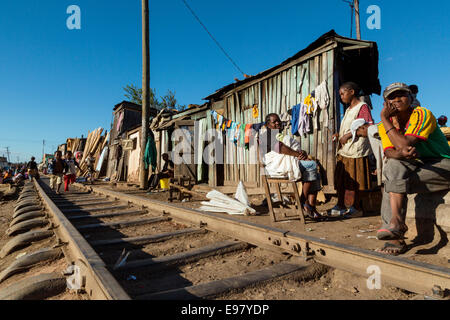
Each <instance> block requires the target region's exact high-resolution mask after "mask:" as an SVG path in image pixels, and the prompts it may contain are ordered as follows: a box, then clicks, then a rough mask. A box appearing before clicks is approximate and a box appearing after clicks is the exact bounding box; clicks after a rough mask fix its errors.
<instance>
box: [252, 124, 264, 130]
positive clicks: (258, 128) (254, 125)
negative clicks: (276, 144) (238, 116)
mask: <svg viewBox="0 0 450 320" xmlns="http://www.w3.org/2000/svg"><path fill="white" fill-rule="evenodd" d="M264 124H265V123H264V122H261V123H255V124H253V125H252V129H253V130H255V131H259V130H261V128H262V127H263V126H264Z"/></svg>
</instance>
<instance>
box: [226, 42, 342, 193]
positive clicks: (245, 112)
mask: <svg viewBox="0 0 450 320" xmlns="http://www.w3.org/2000/svg"><path fill="white" fill-rule="evenodd" d="M334 54H335V51H334V50H333V49H332V50H329V51H327V52H324V53H321V54H319V55H316V56H314V57H312V58H310V59H308V60H306V61H303V62H301V63H299V64H297V65H294V66H292V67H290V68H288V69H287V70H284V71H280V72H279V73H277V74H274V75H273V76H271V77H269V78H266V79H262V80H261V81H258V82H256V83H254V84H253V85H251V86H249V87H247V88H244V89H242V90H241V91H238V92H232V93H231V92H230V93H228V94H226V95H225V98H224V100H223V108H224V113H223V116H224V117H225V118H227V119H230V120H233V121H235V122H238V123H245V124H250V123H260V122H263V121H264V119H265V116H266V115H267V114H269V113H277V114H279V115H280V114H283V113H285V112H287V111H288V110H289V109H291V108H292V107H293V106H295V105H297V104H300V103H301V102H303V100H304V99H305V98H306V97H307V96H308V95H309V94H310V93H311V92H312V91H313V90H314V89H315V88H316V87H317V86H318V85H319V84H321V83H322V82H323V81H324V80H326V81H327V85H328V93H329V96H330V103H329V107H328V117H329V126H328V128H326V127H323V126H322V124H323V114H324V113H321V114H319V116H318V117H317V119H318V125H314V133H313V134H309V135H307V136H306V137H304V136H302V137H297V139H298V140H300V141H301V145H302V149H303V150H306V151H307V152H308V154H310V155H311V156H312V157H313V158H315V159H316V160H317V161H318V163H319V165H320V167H321V173H322V181H323V184H324V186H326V187H325V190H327V189H330V190H333V189H334V178H333V176H334V168H335V146H334V145H333V143H332V142H331V136H332V134H333V133H334V132H335V128H336V126H337V121H336V120H337V119H338V118H339V115H338V114H336V110H337V112H339V109H338V108H336V107H335V105H336V101H337V99H336V94H337V92H336V90H335V88H334V82H335V79H334V78H335V77H334V74H335V68H334ZM302 77H303V79H302ZM255 104H256V105H257V106H258V109H259V116H258V117H257V118H254V117H253V116H252V107H253V106H254V105H255ZM288 130H290V128H289V129H288ZM224 155H225V159H224V160H225V161H224V162H225V164H224V184H235V183H236V182H238V181H239V180H241V181H246V182H248V183H254V184H255V185H260V174H259V165H257V164H251V162H253V163H258V161H257V160H256V162H255V159H257V150H256V147H255V148H250V149H249V150H246V149H244V148H242V147H238V146H236V145H235V144H234V143H230V142H228V141H226V142H225V144H224ZM238 159H240V162H239V163H241V164H239V165H236V164H237V163H238Z"/></svg>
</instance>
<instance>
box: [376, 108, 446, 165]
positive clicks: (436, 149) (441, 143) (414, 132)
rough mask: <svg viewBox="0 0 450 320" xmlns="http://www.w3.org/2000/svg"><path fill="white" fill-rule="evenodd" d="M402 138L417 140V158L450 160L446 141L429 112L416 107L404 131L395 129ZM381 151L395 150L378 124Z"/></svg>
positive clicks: (380, 124) (382, 127)
mask: <svg viewBox="0 0 450 320" xmlns="http://www.w3.org/2000/svg"><path fill="white" fill-rule="evenodd" d="M397 131H398V132H400V133H401V134H403V135H404V136H413V137H416V138H418V139H419V142H418V143H416V145H415V147H416V149H417V151H418V153H419V158H450V147H449V145H448V143H447V139H446V138H445V136H444V134H443V133H442V131H441V129H440V128H439V127H438V125H437V121H436V118H435V117H434V115H433V113H431V111H430V110H428V109H425V108H422V107H416V108H414V111H413V113H412V114H411V117H410V118H409V121H408V123H407V124H406V128H405V129H404V130H399V129H397ZM378 132H379V134H380V138H381V142H382V144H383V149H384V151H385V152H386V150H387V149H395V148H394V145H393V144H392V142H391V140H390V139H389V136H388V135H387V134H386V130H385V129H384V125H383V123H382V122H380V123H379V124H378Z"/></svg>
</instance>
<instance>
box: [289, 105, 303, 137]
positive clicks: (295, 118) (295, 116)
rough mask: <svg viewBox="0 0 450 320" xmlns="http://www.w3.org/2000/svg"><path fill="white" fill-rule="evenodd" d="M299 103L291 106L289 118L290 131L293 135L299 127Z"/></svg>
mask: <svg viewBox="0 0 450 320" xmlns="http://www.w3.org/2000/svg"><path fill="white" fill-rule="evenodd" d="M300 109H301V105H300V104H297V105H295V106H293V107H292V119H291V127H292V128H291V132H292V134H293V135H296V134H297V132H299V130H298V128H299V127H300V123H299V121H300V111H301V110H300Z"/></svg>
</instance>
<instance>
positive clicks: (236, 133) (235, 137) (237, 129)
mask: <svg viewBox="0 0 450 320" xmlns="http://www.w3.org/2000/svg"><path fill="white" fill-rule="evenodd" d="M240 133H241V124H240V123H236V130H235V131H234V140H233V142H234V143H235V144H237V142H238V141H239V136H240Z"/></svg>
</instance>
